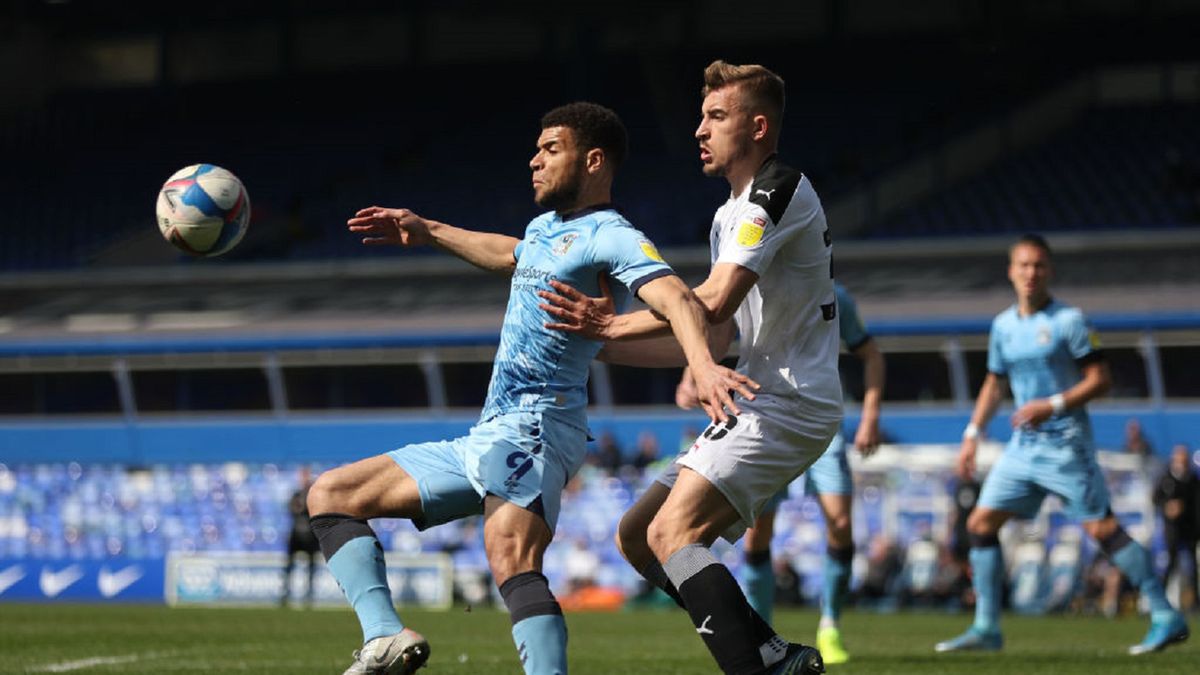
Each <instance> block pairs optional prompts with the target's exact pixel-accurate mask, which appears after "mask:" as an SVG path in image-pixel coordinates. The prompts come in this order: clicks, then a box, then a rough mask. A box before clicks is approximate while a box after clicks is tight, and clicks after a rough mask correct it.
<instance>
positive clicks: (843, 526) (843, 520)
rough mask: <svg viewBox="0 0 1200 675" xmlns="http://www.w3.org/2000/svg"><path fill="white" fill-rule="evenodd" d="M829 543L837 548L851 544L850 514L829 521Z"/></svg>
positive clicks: (837, 516) (840, 515) (842, 514)
mask: <svg viewBox="0 0 1200 675" xmlns="http://www.w3.org/2000/svg"><path fill="white" fill-rule="evenodd" d="M827 527H828V529H829V541H830V542H831V543H833V544H835V545H837V546H843V547H844V546H849V545H850V544H851V533H850V514H848V513H841V514H838V515H836V516H834V517H832V518H830V519H829V521H828V525H827Z"/></svg>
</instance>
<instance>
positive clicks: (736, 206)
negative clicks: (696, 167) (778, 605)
mask: <svg viewBox="0 0 1200 675" xmlns="http://www.w3.org/2000/svg"><path fill="white" fill-rule="evenodd" d="M702 93H703V95H704V102H703V105H702V108H701V121H700V126H699V128H697V130H696V139H697V140H698V141H699V144H700V160H701V162H702V163H703V171H704V173H705V175H707V176H721V177H724V178H725V179H726V180H728V181H729V185H730V188H731V190H730V197H729V200H728V201H727V202H726V203H725V204H724V205H723V206H721V207H720V208H719V209H718V210H717V213H716V215H715V217H714V218H713V225H712V234H711V244H712V263H713V264H712V270H711V271H710V273H709V276H708V279H706V280H705V281H704V282H703V283H702V284H701V285H700V286H698V287H697V288H695V289H694V291H695V293H696V295H697V296H698V297H699V298H700V300H701V301H702V302H703V303H704V304H705V306H707V307H708V309H709V320H710V321H711V322H712V323H714V324H721V323H724V322H727V321H728V320H729V319H730V318H733V319H734V320H735V321H736V323H737V327H738V329H740V332H741V343H740V348H741V353H740V356H739V359H738V365H737V370H738V372H739V373H742V374H745V375H746V376H748V377H750V378H751V379H753V380H754V381H756V382H758V383H759V384H760V385H761V388H760V389H759V390H757V391H756V392H755V393H756V397H755V399H754V400H753V401H749V400H745V399H738V400H737V405H738V406H739V407H740V413H739V414H737V415H736V416H735V415H730V416H729V419H728V420H727V421H726V422H725V423H722V424H713V425H711V426H709V427H708V429H706V430H705V431H704V433H703V434H702V435H701V437H700V438H698V439H696V442H695V444H694V445H692V446H691V448H690V449H689V450H687V451H686V452H685V453H683V454H681V455H680V456H679V458H678V459H677V460H676V461H675V462H674V463H673V464H672V465H671V466H670V468H669V469H668V470H667V471H666V472H665V473H664V475H662V476H660V477H659V478H658V480H657V481H656V482H655V483H654V484H653V485H652V486H651V487H650V488H649V489H648V490H647V491H646V493H645V494H643V495H642V496H641V498H640V499H639V500H638V502H637V503H636V504H635V505H634V506H633V507H632V508H631V509H630V510H629V512H628V513H626V514H625V516H624V517H623V518H622V520H621V524H620V527H619V531H618V535H617V539H618V541H617V543H618V545H619V547H620V549H621V552H622V554H623V555H624V556H625V558H626V559H627V560H629V562H630V563H631V564H632V565H633V566H634V567H635V568H636V569H637V570H638V572H639V573H641V574H642V575H643V576H644V577H646V578H647V579H648V580H649V581H651V582H652V583H654V584H655V585H657V586H658V587H660V588H662V589H663V590H665V591H666V592H667V593H668V594H670V595H671V596H672V597H673V598H675V600H676V601H677V602H678V603H679V604H680V605H681V606H683V607H684V608H685V609H686V610H687V612H688V614H689V615H690V616H691V618H692V622H693V624H694V625H695V627H696V632H697V633H699V634H700V636H701V637H702V638H703V639H704V642H705V645H706V646H707V647H708V649H709V651H710V652H711V653H712V655H713V657H714V658H715V659H716V662H717V664H718V665H719V666H720V668H721V670H722V671H723V672H725V673H727V674H729V675H733V674H737V675H759V674H761V673H769V674H772V675H774V674H777V673H822V672H824V664H823V663H822V661H821V656H820V654H819V653H818V652H817V650H816V649H813V648H812V647H806V646H804V645H799V644H789V643H788V642H786V641H785V640H783V639H782V638H780V637H779V635H778V634H776V633H775V631H774V630H773V629H772V628H771V627H770V625H768V624H767V622H766V621H764V620H763V619H762V618H761V617H760V616H759V615H758V614H757V613H756V612H755V611H754V610H753V609H752V608H751V606H750V605H749V603H748V602H747V600H746V598H745V596H744V595H743V594H742V592H741V590H740V589H739V587H738V584H737V581H736V580H735V579H734V577H733V575H732V574H731V573H730V572H729V570H728V568H726V567H725V566H724V565H722V564H721V563H720V562H718V561H717V559H716V558H715V557H714V556H713V554H712V552H711V550H710V548H709V547H710V546H711V545H712V543H713V542H714V541H715V540H716V539H717V537H721V536H723V537H725V538H726V539H728V540H730V541H736V540H737V539H738V538H739V537H741V536H742V534H743V533H744V532H745V530H746V528H747V527H748V526H750V525H751V524H752V523H753V522H754V520H755V517H756V516H758V515H759V513H760V512H761V511H762V509H763V507H764V505H766V503H767V502H768V500H770V499H771V497H772V496H773V495H775V493H776V492H778V491H779V490H780V489H781V488H783V487H785V486H786V485H787V484H788V483H790V482H791V481H792V480H794V479H795V478H796V477H797V476H799V475H800V474H801V473H803V472H804V470H805V469H807V468H808V467H809V466H810V465H811V464H812V463H813V462H814V461H816V459H817V458H818V457H820V455H821V453H823V452H824V451H825V448H827V447H828V446H829V443H830V441H831V440H832V439H833V437H834V435H835V434H836V433H837V431H838V428H839V426H840V424H841V420H842V389H841V383H840V381H839V378H838V369H837V362H838V349H839V344H838V340H839V337H838V322H837V302H836V300H835V292H834V285H833V278H832V274H831V270H830V264H831V253H832V246H831V239H830V236H829V231H828V229H827V227H826V223H825V214H824V212H823V210H822V208H821V203H820V200H819V199H818V198H817V195H816V192H814V191H813V188H812V185H811V184H810V183H809V181H808V179H807V178H806V177H805V176H804V175H803V174H802V173H800V172H799V171H796V170H795V169H792V168H790V167H788V166H785V165H784V164H783V163H782V162H780V161H779V159H778V158H777V157H776V156H775V152H776V147H777V145H778V141H779V133H780V129H781V121H782V116H783V103H784V84H783V80H782V79H781V78H780V77H779V76H778V75H776V74H774V73H772V72H771V71H769V70H767V69H766V68H764V67H762V66H758V65H745V66H735V65H731V64H728V63H725V62H723V61H716V62H714V63H712V64H711V65H709V66H708V68H706V69H705V71H704V88H703V92H702ZM551 285H552V286H554V288H555V289H556V290H557V291H558V293H557V294H553V293H543V298H545V299H546V301H547V302H546V304H544V305H543V308H544V309H545V310H546V311H547V312H548V313H549V314H550V315H551V316H552V317H553V322H551V323H549V324H548V326H549V327H552V328H557V329H559V330H565V331H568V332H581V333H584V334H587V335H589V336H594V337H599V338H602V339H605V340H606V341H608V344H606V346H605V349H604V352H602V354H601V358H604V359H606V360H608V361H610V362H615V363H622V364H627V365H642V366H653V365H659V366H661V365H668V364H670V363H678V364H682V359H681V358H680V357H681V354H680V353H679V349H678V346H677V345H670V344H669V343H667V342H666V341H664V340H657V341H652V340H647V339H644V338H649V337H652V336H657V335H665V334H666V332H667V331H668V330H669V326H668V324H667V323H666V322H665V321H664V320H663V319H662V318H660V317H659V316H658V315H656V314H654V313H652V312H650V311H641V312H633V313H630V314H623V315H615V314H613V313H612V311H611V304H610V303H609V302H608V300H607V298H599V299H598V298H588V297H586V296H584V295H582V294H581V293H579V292H578V291H576V290H575V289H573V288H571V287H569V286H567V285H564V284H561V283H558V282H551ZM730 335H731V333H730ZM639 338H642V339H639ZM672 354H673V357H672V356H671V355H672Z"/></svg>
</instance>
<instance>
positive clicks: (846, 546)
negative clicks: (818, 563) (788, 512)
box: [676, 284, 885, 665]
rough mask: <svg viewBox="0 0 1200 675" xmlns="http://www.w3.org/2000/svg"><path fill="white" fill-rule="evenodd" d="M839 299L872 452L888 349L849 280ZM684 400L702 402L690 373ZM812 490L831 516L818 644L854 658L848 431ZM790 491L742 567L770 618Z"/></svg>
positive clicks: (860, 436)
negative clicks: (845, 633) (774, 547)
mask: <svg viewBox="0 0 1200 675" xmlns="http://www.w3.org/2000/svg"><path fill="white" fill-rule="evenodd" d="M834 290H835V291H836V293H837V303H838V308H837V311H838V327H839V329H840V331H841V338H842V344H844V345H845V346H846V349H847V350H848V351H849V352H850V353H851V354H854V355H855V356H856V357H858V358H859V360H861V361H862V364H863V400H862V412H861V416H860V420H859V423H858V430H857V431H856V432H855V434H854V448H855V449H856V450H858V452H859V453H861V454H862V456H863V457H869V456H871V454H872V453H874V452H875V450H876V449H878V447H879V408H880V405H881V403H882V400H883V382H884V371H885V365H884V359H883V353H882V352H880V351H879V346H878V345H876V344H875V340H874V339H873V338H872V337H871V334H870V333H868V332H867V329H866V326H865V325H864V324H863V321H862V318H861V317H860V316H859V314H858V305H857V304H856V303H855V302H854V298H853V297H851V295H850V292H849V291H847V290H846V287H845V286H842V285H841V284H835V285H834ZM676 398H677V402H678V403H680V405H684V404H685V403H686V407H689V408H692V407H696V406H698V405H699V401H698V400H697V399H696V393H695V389H694V385H693V383H692V382H691V381H690V380H689V379H688V377H687V374H686V373H685V376H684V378H683V380H682V381H681V382H680V392H679V393H678V394H677V396H676ZM804 486H805V487H804V490H805V493H806V494H810V495H816V496H817V502H818V503H819V504H820V505H821V512H822V513H823V514H824V516H825V532H826V537H825V563H824V568H823V570H822V583H821V621H820V624H819V625H818V627H817V649H818V650H820V652H821V658H822V659H823V660H824V661H825V663H826V664H827V665H828V664H838V663H845V662H846V661H849V660H850V654H849V653H847V651H846V648H845V646H843V644H842V634H841V630H840V629H839V627H838V621H839V619H840V618H841V614H842V605H843V604H844V603H845V598H846V591H847V589H848V587H849V584H850V567H851V563H852V562H853V561H854V535H853V533H852V532H851V529H850V509H851V505H852V504H853V501H854V478H853V476H851V474H850V463H849V462H848V461H847V457H846V440H845V438H843V437H842V434H840V433H839V434H838V435H837V436H835V437H834V439H833V442H832V443H830V444H829V449H828V450H826V451H825V454H823V455H821V458H820V459H818V460H817V461H816V462H815V463H814V464H813V465H812V466H811V467H809V468H808V471H806V472H804ZM786 497H787V491H786V490H785V491H783V492H781V493H780V494H779V495H777V496H776V498H775V499H774V500H772V502H771V504H770V506H769V507H768V509H767V510H766V511H764V512H763V513H762V514H761V515H759V516H758V519H756V520H755V521H754V527H753V528H751V529H749V530H747V531H746V537H745V555H746V564H745V565H744V566H743V567H742V575H741V576H742V580H741V581H742V584H743V586H744V587H745V591H746V598H747V599H748V600H749V601H750V606H751V607H753V608H754V609H755V611H757V612H758V613H759V615H761V616H762V617H763V619H765V620H766V621H767V622H768V623H770V622H771V615H772V609H773V607H774V604H775V569H774V566H773V565H772V563H771V538H772V536H773V535H774V533H775V510H776V508H778V506H779V504H780V503H781V502H782V501H783V499H785V498H786Z"/></svg>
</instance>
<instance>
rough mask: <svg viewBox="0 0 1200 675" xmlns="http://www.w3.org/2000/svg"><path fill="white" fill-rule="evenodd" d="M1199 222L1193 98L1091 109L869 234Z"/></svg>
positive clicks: (1199, 139)
mask: <svg viewBox="0 0 1200 675" xmlns="http://www.w3.org/2000/svg"><path fill="white" fill-rule="evenodd" d="M1197 223H1200V108H1197V106H1195V105H1176V106H1159V107H1135V108H1111V109H1100V110H1094V111H1092V112H1090V113H1088V114H1087V115H1085V116H1084V117H1083V119H1081V120H1080V121H1079V122H1078V123H1077V124H1075V125H1073V126H1071V127H1070V128H1068V129H1067V130H1065V131H1063V132H1062V133H1060V134H1058V135H1056V136H1054V137H1053V138H1051V139H1050V140H1048V141H1047V142H1045V143H1043V144H1041V145H1039V146H1037V147H1035V148H1032V149H1030V150H1029V151H1027V152H1022V153H1019V154H1018V155H1016V156H1013V157H1009V158H1008V159H1006V160H1004V161H1002V162H1000V163H998V164H996V165H995V166H993V167H990V168H989V169H988V170H986V171H985V172H984V173H983V174H981V175H979V176H977V177H975V178H972V179H969V180H967V181H965V182H964V183H962V184H960V185H955V186H952V187H950V188H949V189H947V190H945V191H943V192H941V193H939V194H936V195H933V196H931V197H929V198H928V199H925V200H924V201H922V202H921V203H920V204H918V205H916V206H914V207H912V208H909V209H906V210H905V211H903V212H901V213H899V214H897V215H896V216H894V217H892V218H890V219H889V220H887V221H886V222H883V223H879V224H877V225H876V226H875V228H874V229H873V231H872V234H873V236H876V237H912V236H936V235H967V234H976V233H990V234H1001V233H1008V232H1026V231H1042V232H1055V231H1072V230H1103V229H1114V228H1129V227H1147V228H1172V227H1185V226H1195V225H1196V224H1197Z"/></svg>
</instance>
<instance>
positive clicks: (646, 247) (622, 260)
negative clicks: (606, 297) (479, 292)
mask: <svg viewBox="0 0 1200 675" xmlns="http://www.w3.org/2000/svg"><path fill="white" fill-rule="evenodd" d="M514 256H515V257H516V259H517V268H516V271H515V272H513V278H512V289H511V291H510V293H509V298H508V309H507V311H506V312H505V314H504V327H503V328H502V329H501V331H500V347H499V348H498V350H497V352H496V361H495V365H494V366H493V368H492V381H491V384H490V386H489V387H488V395H487V401H486V402H485V403H484V406H483V412H482V414H481V416H480V421H487V420H490V419H492V418H494V417H496V416H497V415H503V414H505V413H510V412H549V413H551V414H553V415H554V416H555V417H556V418H558V419H560V420H562V421H564V422H567V423H571V424H575V425H576V426H578V427H579V428H586V424H587V420H586V416H585V409H586V408H587V380H588V373H589V367H590V364H591V362H592V359H593V358H595V356H596V354H597V353H598V352H599V351H600V348H601V346H602V345H601V343H600V342H598V341H595V340H588V339H585V338H583V337H580V336H578V335H573V334H570V333H563V332H560V331H555V330H550V329H548V328H546V327H545V325H544V324H545V322H546V321H547V318H548V315H547V314H546V312H545V311H543V310H542V309H539V308H538V304H539V303H541V302H543V300H542V299H541V298H540V297H539V296H538V295H537V291H539V290H545V291H553V290H554V289H553V288H552V287H551V286H550V283H549V282H550V280H551V279H557V280H559V281H562V282H563V283H566V284H570V285H571V286H574V287H575V288H577V289H579V291H580V292H582V293H585V294H587V295H590V296H597V295H599V294H600V287H599V278H600V275H601V274H607V275H609V276H610V277H611V278H613V279H615V280H616V281H618V282H620V284H622V285H623V287H622V286H618V285H617V284H612V290H613V293H614V295H615V296H616V297H615V300H616V309H617V312H618V313H620V312H624V311H625V308H626V307H627V305H628V304H629V300H630V298H631V296H632V295H633V294H635V293H637V290H638V289H639V288H641V286H642V285H643V284H645V283H646V282H648V281H651V280H653V279H657V278H659V277H663V276H667V275H670V274H674V272H673V271H672V270H671V268H670V266H668V265H667V264H666V263H665V262H663V259H662V257H661V256H659V254H658V251H657V250H656V249H655V248H654V245H653V244H652V243H650V240H649V239H647V238H646V236H645V235H643V234H642V233H641V232H639V231H638V230H636V229H634V227H633V226H632V225H630V224H629V221H627V220H625V218H624V217H623V216H622V215H621V214H619V213H617V212H616V211H615V210H613V209H612V208H593V209H587V210H584V211H582V212H580V213H576V214H573V215H571V216H568V217H567V218H566V219H563V218H562V217H561V216H559V215H558V213H556V212H550V213H545V214H542V215H541V216H538V217H537V218H535V219H534V220H533V221H532V222H530V223H529V226H528V227H527V228H526V229H525V238H524V239H523V240H522V241H521V242H520V243H519V244H517V248H516V251H514Z"/></svg>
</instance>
